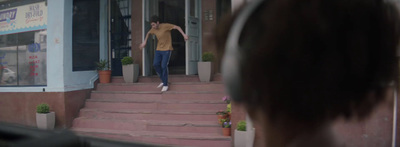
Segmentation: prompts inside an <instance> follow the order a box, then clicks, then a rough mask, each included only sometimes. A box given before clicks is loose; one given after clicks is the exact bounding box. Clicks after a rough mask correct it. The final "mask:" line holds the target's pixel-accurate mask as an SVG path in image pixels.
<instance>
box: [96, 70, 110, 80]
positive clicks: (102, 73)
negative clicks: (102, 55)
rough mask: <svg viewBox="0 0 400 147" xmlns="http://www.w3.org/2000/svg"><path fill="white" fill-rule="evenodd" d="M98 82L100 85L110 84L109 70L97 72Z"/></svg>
mask: <svg viewBox="0 0 400 147" xmlns="http://www.w3.org/2000/svg"><path fill="white" fill-rule="evenodd" d="M98 72H99V81H100V83H110V81H111V70H99V71H98Z"/></svg>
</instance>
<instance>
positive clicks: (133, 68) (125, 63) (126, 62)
mask: <svg viewBox="0 0 400 147" xmlns="http://www.w3.org/2000/svg"><path fill="white" fill-rule="evenodd" d="M133 62H134V60H133V58H132V57H129V56H126V57H124V58H122V59H121V63H122V75H123V77H124V81H125V82H126V83H133V82H137V81H138V77H139V64H133Z"/></svg>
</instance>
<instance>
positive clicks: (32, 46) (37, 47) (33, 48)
mask: <svg viewBox="0 0 400 147" xmlns="http://www.w3.org/2000/svg"><path fill="white" fill-rule="evenodd" d="M28 50H29V52H32V53H35V52H38V51H40V44H39V43H34V44H30V45H28Z"/></svg>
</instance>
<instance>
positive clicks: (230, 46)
mask: <svg viewBox="0 0 400 147" xmlns="http://www.w3.org/2000/svg"><path fill="white" fill-rule="evenodd" d="M263 2H264V0H253V1H251V2H249V3H248V4H247V5H246V6H245V7H244V8H243V9H242V10H241V11H240V13H239V14H238V16H237V18H236V19H235V20H234V22H233V24H232V26H231V29H230V31H229V35H228V38H227V41H226V45H225V54H224V57H223V59H222V77H223V80H224V84H225V88H226V90H227V92H228V94H229V95H230V97H231V98H232V100H234V101H239V102H240V101H242V100H243V98H242V96H243V95H242V79H241V74H240V71H241V66H240V63H241V62H242V57H241V54H240V52H239V51H240V50H241V49H242V47H241V46H240V45H239V39H240V35H241V33H242V30H243V29H244V26H245V24H246V22H247V20H248V19H249V17H250V16H251V15H252V14H253V13H254V11H255V10H257V8H259V7H260V5H262V3H263Z"/></svg>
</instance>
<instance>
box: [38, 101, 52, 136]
mask: <svg viewBox="0 0 400 147" xmlns="http://www.w3.org/2000/svg"><path fill="white" fill-rule="evenodd" d="M55 121H56V116H55V113H54V112H50V107H49V105H48V104H46V103H43V104H39V105H37V106H36V125H37V127H38V128H39V129H47V130H52V129H54V125H55Z"/></svg>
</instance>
